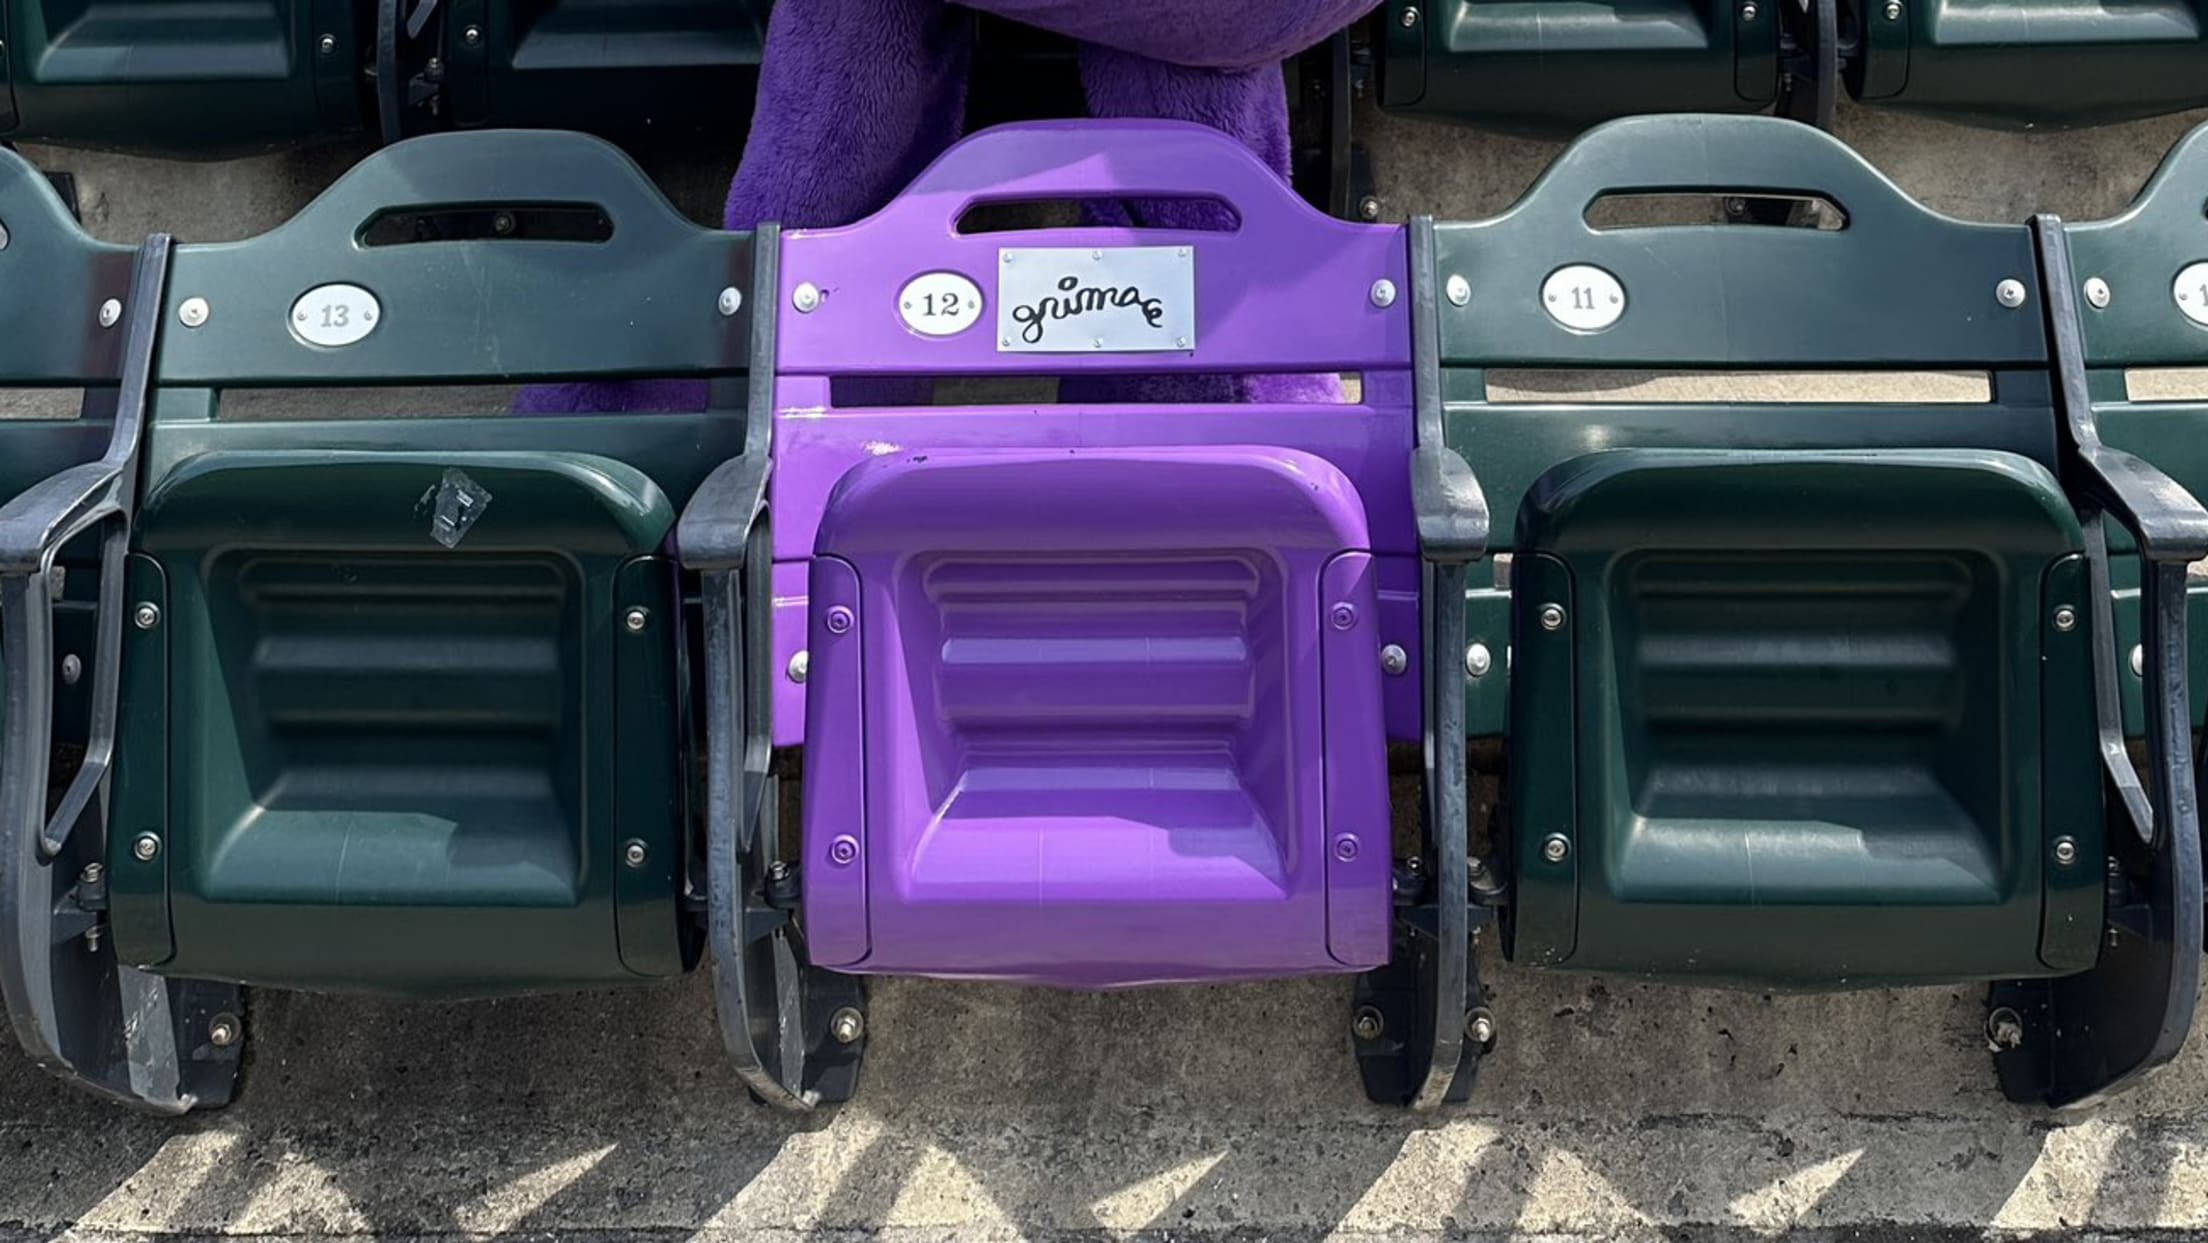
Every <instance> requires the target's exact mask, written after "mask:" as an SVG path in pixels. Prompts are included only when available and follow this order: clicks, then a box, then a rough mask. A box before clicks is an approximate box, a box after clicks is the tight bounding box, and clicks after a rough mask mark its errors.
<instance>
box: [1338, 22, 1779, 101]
mask: <svg viewBox="0 0 2208 1243" xmlns="http://www.w3.org/2000/svg"><path fill="white" fill-rule="evenodd" d="M1779 27H1780V12H1779V6H1778V5H1775V4H1763V5H1741V4H1734V3H1727V2H1721V0H1435V2H1433V3H1428V2H1427V0H1417V3H1413V2H1412V0H1389V2H1388V4H1387V6H1386V8H1385V9H1384V10H1383V12H1382V15H1381V22H1380V27H1379V29H1380V31H1381V34H1382V35H1383V37H1384V43H1383V46H1382V48H1381V61H1380V103H1381V106H1382V107H1383V108H1387V109H1389V110H1391V111H1401V112H1410V113H1417V114H1421V115H1430V116H1440V117H1447V118H1451V119H1455V120H1461V121H1469V122H1474V123H1477V124H1481V125H1486V126H1491V127H1494V128H1497V129H1505V130H1512V131H1518V132H1525V133H1535V134H1572V133H1577V132H1578V131H1580V130H1582V129H1585V128H1586V127H1588V126H1590V125H1593V124H1595V123H1597V122H1601V121H1607V120H1610V119H1612V118H1614V117H1621V116H1629V115H1633V114H1637V113H1657V112H1756V111H1760V110H1762V109H1765V108H1768V107H1770V106H1771V105H1772V103H1773V102H1774V101H1775V100H1776V98H1777V96H1778V90H1779Z"/></svg>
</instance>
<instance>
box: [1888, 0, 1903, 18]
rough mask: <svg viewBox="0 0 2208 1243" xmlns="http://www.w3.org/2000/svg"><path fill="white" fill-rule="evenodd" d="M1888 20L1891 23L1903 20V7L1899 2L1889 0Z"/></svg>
mask: <svg viewBox="0 0 2208 1243" xmlns="http://www.w3.org/2000/svg"><path fill="white" fill-rule="evenodd" d="M1886 20H1887V21H1890V22H1898V21H1900V20H1901V5H1900V4H1899V3H1898V0H1887V4H1886Z"/></svg>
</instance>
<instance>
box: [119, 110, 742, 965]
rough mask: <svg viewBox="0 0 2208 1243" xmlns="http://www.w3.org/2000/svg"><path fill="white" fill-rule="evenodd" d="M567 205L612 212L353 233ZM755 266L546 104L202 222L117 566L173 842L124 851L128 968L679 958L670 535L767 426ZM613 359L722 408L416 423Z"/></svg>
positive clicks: (144, 737) (150, 774)
mask: <svg viewBox="0 0 2208 1243" xmlns="http://www.w3.org/2000/svg"><path fill="white" fill-rule="evenodd" d="M555 204H556V205H568V206H573V205H584V206H586V207H588V208H591V209H595V211H596V212H597V213H599V214H600V215H602V216H603V217H604V218H605V220H606V221H607V222H608V223H609V224H610V226H611V228H610V236H609V237H607V238H606V239H605V240H603V241H595V242H593V241H549V240H527V239H523V238H483V239H478V240H469V241H440V242H429V243H416V244H407V245H389V246H371V245H366V244H364V243H363V237H364V236H365V235H367V234H368V230H369V226H370V225H371V224H372V222H374V221H375V220H376V219H377V218H378V217H379V216H382V215H384V214H386V213H388V212H390V211H393V210H398V209H405V210H409V211H414V210H421V211H435V210H437V209H440V208H445V207H454V206H458V207H465V208H466V209H468V210H471V211H481V210H484V209H490V208H498V207H505V206H510V207H512V208H513V209H514V210H515V211H517V212H526V211H529V210H533V209H536V208H540V207H543V206H545V205H555ZM751 278H752V261H751V238H750V237H749V235H745V234H731V233H721V232H716V231H710V230H705V229H700V228H698V227H696V226H694V225H692V224H690V223H689V222H687V221H685V220H683V219H682V218H680V217H679V216H678V215H677V214H676V213H675V212H674V210H673V209H672V208H671V207H670V206H668V204H667V203H666V201H665V200H664V199H663V198H661V197H660V195H659V193H658V192H657V190H655V189H654V188H653V187H652V185H651V184H650V182H649V181H647V180H646V179H645V178H644V176H643V174H642V173H641V171H640V170H638V169H637V168H636V166H635V165H634V164H633V163H631V162H630V161H629V160H628V158H627V157H625V156H623V155H621V154H620V153H619V152H617V151H615V150H614V149H613V148H611V147H609V146H606V145H605V144H604V143H602V142H599V141H598V140H596V139H591V138H586V137H583V136H580V135H575V134H561V133H549V132H539V131H527V132H520V131H516V132H486V133H475V134H447V135H437V136H432V137H428V138H420V139H415V140H412V141H409V142H407V143H403V144H400V145H398V146H395V147H392V148H388V149H386V150H385V151H383V152H381V153H379V154H377V155H376V156H374V157H371V158H370V159H369V160H368V161H366V162H364V163H363V164H362V165H361V166H360V167H358V168H357V169H355V170H354V171H353V172H352V173H350V174H348V175H347V176H346V177H345V178H344V179H342V180H341V181H339V182H338V183H337V184H336V185H335V186H333V187H332V188H331V189H330V190H329V191H328V192H326V193H325V194H324V195H322V196H321V197H320V198H318V199H317V200H315V202H314V203H313V204H311V205H310V206H309V207H307V208H306V209H305V210H304V211H303V212H302V213H301V214H300V215H299V216H298V217H297V218H296V219H294V220H292V221H291V222H289V223H288V224H286V225H284V226H282V227H281V228H278V229H276V230H274V231H272V232H270V233H268V234H265V235H263V236H261V237H258V238H254V239H252V240H249V241H245V242H239V243H234V244H225V245H209V246H187V247H181V248H179V250H178V251H177V254H176V257H175V261H174V263H173V266H172V272H171V277H170V283H169V288H170V290H171V293H172V296H171V298H170V299H169V302H170V305H169V307H168V308H167V311H166V314H165V318H164V324H165V333H164V337H163V340H162V344H161V349H160V358H159V371H158V385H159V387H158V389H157V394H156V399H155V407H154V412H153V413H154V418H153V426H152V429H151V434H150V438H149V441H148V444H147V448H146V461H147V467H146V490H145V495H144V499H143V504H142V508H141V519H140V524H139V531H138V536H137V548H138V555H137V557H136V558H135V559H134V564H133V567H132V573H133V576H134V578H133V588H134V590H135V591H137V592H140V593H142V598H144V599H146V600H149V601H151V602H153V603H155V604H156V605H157V606H158V608H159V609H160V616H161V618H162V619H163V620H162V622H161V624H160V625H159V626H157V627H155V628H152V629H146V630H136V631H133V633H132V635H131V638H130V640H129V642H130V644H131V646H130V647H129V648H128V649H127V650H126V662H125V671H126V685H125V716H126V730H127V733H126V736H125V738H124V740H123V744H122V748H121V750H122V753H123V759H122V771H121V772H120V774H119V777H118V784H117V794H116V798H117V802H118V805H119V806H120V807H122V808H124V809H126V810H125V811H124V813H123V814H124V816H125V821H124V822H125V823H129V824H132V825H146V826H161V827H160V828H159V830H158V831H159V832H161V833H162V834H163V835H164V836H165V839H166V844H167V848H166V849H163V850H162V851H160V852H159V854H158V855H157V856H156V857H155V858H154V859H153V860H151V861H142V860H140V859H138V858H136V857H135V856H134V855H133V854H132V853H131V851H130V850H129V849H128V848H127V847H128V844H129V840H130V839H129V838H127V837H125V838H123V839H121V840H120V842H118V843H117V844H116V846H115V847H114V849H113V850H112V851H111V858H110V877H111V886H112V889H113V891H114V894H115V896H114V899H113V907H114V924H115V929H116V935H117V937H118V939H119V942H120V944H121V947H122V950H123V952H124V954H125V955H126V958H128V959H130V960H132V961H139V962H144V963H148V964H153V965H155V966H157V967H158V968H159V969H161V970H164V971H168V972H172V973H176V974H196V975H205V976H211V977H216V978H224V979H233V980H239V981H244V982H251V983H269V984H280V985H294V986H308V987H318V988H343V987H357V988H374V989H383V990H393V991H400V992H410V993H457V992H471V993H474V992H496V991H504V990H512V989H521V988H544V987H572V986H578V985H584V984H597V983H611V982H619V981H623V980H630V979H638V978H646V977H654V976H665V975H669V974H673V973H676V972H678V971H680V970H682V969H684V968H685V967H686V966H687V965H688V964H689V963H690V962H691V961H693V959H694V957H695V954H696V950H697V946H696V943H695V940H694V936H693V934H692V933H691V932H690V931H688V929H689V927H690V924H689V922H688V921H687V920H686V919H685V918H684V917H683V916H682V915H681V914H680V913H679V911H678V898H679V895H680V894H681V893H682V891H683V885H684V883H685V878H686V870H687V865H688V862H689V859H688V842H689V837H688V834H687V832H686V829H685V826H686V823H687V814H688V813H687V809H688V802H689V784H690V777H689V773H690V766H689V764H688V762H687V749H688V744H687V742H686V739H687V737H688V731H687V728H686V721H687V714H688V711H689V708H688V696H687V692H686V690H685V686H686V684H687V676H686V673H685V669H686V667H687V665H686V662H687V659H688V657H687V653H686V652H685V650H684V635H685V634H686V633H687V632H688V630H689V629H690V627H689V625H688V623H687V622H686V619H685V615H684V608H683V587H682V581H681V577H680V575H679V573H678V569H677V567H676V565H675V563H674V561H673V560H672V557H671V552H670V537H671V533H672V530H673V527H674V524H675V521H676V518H677V516H678V514H679V513H680V511H681V509H682V507H683V505H684V504H685V503H686V501H687V500H688V499H689V497H690V495H691V494H692V492H693V491H694V490H696V489H697V487H698V486H699V484H700V482H701V481H702V480H703V479H704V478H705V476H706V475H707V474H708V473H709V472H711V471H712V470H713V469H714V468H715V467H717V466H719V465H720V464H722V463H723V462H725V461H728V460H730V459H732V458H735V457H738V456H739V455H741V454H742V453H743V452H744V447H745V431H746V428H745V418H744V408H745V397H744V391H743V389H744V383H745V376H744V373H745V367H746V364H747V361H748V357H749V355H748V352H747V351H748V349H749V347H750V341H749V333H750V320H751V316H750V313H749V307H750V306H751V305H752V304H753V303H754V302H755V301H756V299H755V297H754V295H753V291H752V288H751ZM334 286H348V287H350V288H351V292H347V290H345V289H339V288H333V287H334ZM731 290H733V291H737V292H734V293H730V292H726V291H731ZM363 291H364V292H363ZM364 295H372V299H373V301H372V302H371V301H370V300H369V299H368V297H367V296H364ZM739 302H741V303H742V304H743V306H742V308H741V309H739V307H738V306H737V305H736V304H737V303H739ZM370 322H372V325H373V326H372V327H371V328H367V329H366V330H365V331H364V332H363V330H362V326H363V325H364V324H368V323H370ZM195 325H196V326H195ZM333 331H335V332H336V334H337V337H336V338H335V339H342V338H343V337H345V336H347V335H351V336H355V337H357V340H354V341H353V342H352V343H351V344H315V343H313V339H314V338H316V337H319V338H321V339H324V340H329V339H332V338H331V336H330V334H331V332H333ZM623 377H673V378H684V377H694V378H696V379H698V380H701V381H705V382H707V383H708V384H709V385H710V391H711V393H712V395H713V408H711V409H705V410H701V411H698V412H691V413H647V412H637V413H627V414H612V415H576V416H557V417H549V416H518V415H516V416H510V415H506V414H503V413H495V414H491V415H487V416H474V417H402V413H403V412H404V411H406V410H407V409H408V408H410V407H417V406H419V404H420V402H421V400H422V390H420V389H419V388H415V387H410V386H424V385H454V384H478V383H486V382H488V383H500V384H506V383H513V382H520V381H546V380H556V379H584V378H587V379H591V380H606V379H618V378H623ZM357 386H374V387H372V388H357V391H354V392H350V393H348V392H345V391H342V390H344V389H347V388H356V387H357ZM249 389H251V390H259V391H258V392H256V393H252V394H250V395H249V394H247V393H246V392H245V391H244V390H249ZM436 391H437V390H435V389H431V390H429V392H431V393H432V394H434V393H435V392H436ZM249 396H250V400H248V398H249ZM695 400H696V402H697V404H699V405H701V406H702V405H704V404H705V402H706V398H705V396H704V395H703V394H702V392H701V394H700V395H698V396H697V397H696V398H695ZM675 404H680V403H679V402H678V403H675ZM341 409H342V410H345V411H347V412H349V413H350V414H352V415H354V416H358V417H346V418H335V417H332V416H333V414H334V413H336V412H337V411H339V410H341Z"/></svg>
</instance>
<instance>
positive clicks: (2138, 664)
mask: <svg viewBox="0 0 2208 1243" xmlns="http://www.w3.org/2000/svg"><path fill="white" fill-rule="evenodd" d="M2131 676H2133V677H2135V678H2143V677H2145V676H2147V649H2146V648H2144V647H2141V646H2140V645H2139V644H2137V643H2134V644H2132V645H2131Z"/></svg>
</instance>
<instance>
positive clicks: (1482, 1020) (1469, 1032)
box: [1464, 1007, 1495, 1045]
mask: <svg viewBox="0 0 2208 1243" xmlns="http://www.w3.org/2000/svg"><path fill="white" fill-rule="evenodd" d="M1464 1034H1465V1035H1466V1036H1467V1037H1468V1038H1470V1040H1471V1041H1472V1043H1473V1044H1479V1045H1484V1044H1487V1043H1489V1042H1491V1041H1493V1040H1494V1039H1495V1016H1494V1015H1492V1014H1490V1013H1488V1012H1487V1010H1486V1009H1485V1008H1484V1007H1483V1008H1481V1009H1476V1010H1473V1011H1472V1012H1470V1013H1468V1014H1466V1015H1465V1016H1464Z"/></svg>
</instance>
